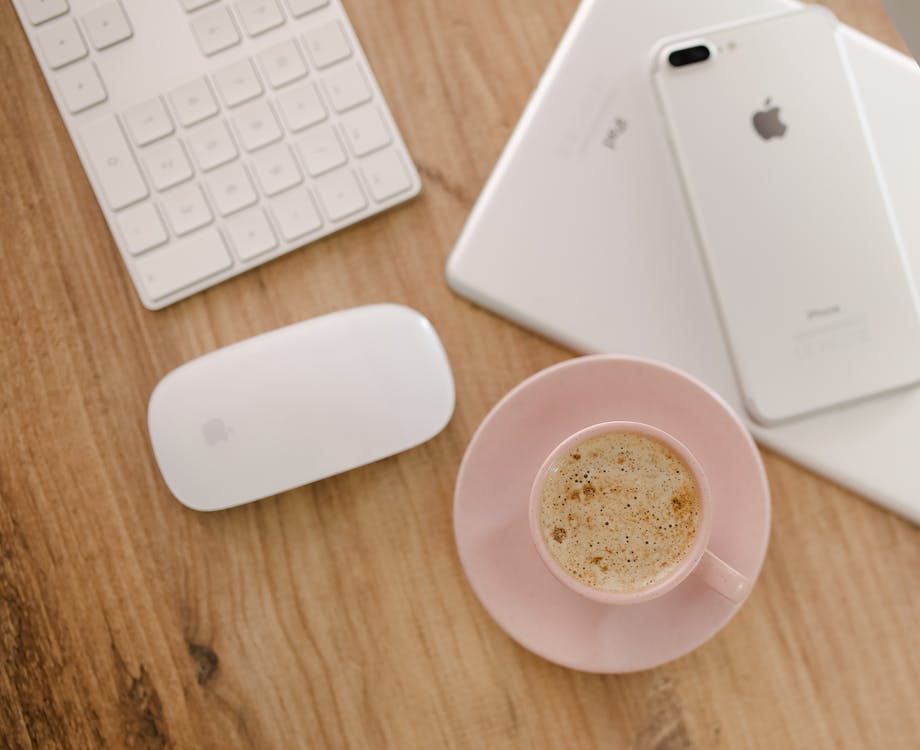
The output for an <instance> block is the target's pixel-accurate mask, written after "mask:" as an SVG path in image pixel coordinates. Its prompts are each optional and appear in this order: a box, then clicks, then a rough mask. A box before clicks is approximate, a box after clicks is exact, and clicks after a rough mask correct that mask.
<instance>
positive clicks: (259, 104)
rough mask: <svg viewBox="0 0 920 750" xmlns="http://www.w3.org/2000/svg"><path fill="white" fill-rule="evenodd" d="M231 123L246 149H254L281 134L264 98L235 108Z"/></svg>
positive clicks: (279, 136) (275, 139)
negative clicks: (237, 108)
mask: <svg viewBox="0 0 920 750" xmlns="http://www.w3.org/2000/svg"><path fill="white" fill-rule="evenodd" d="M233 124H234V126H235V127H236V132H237V135H238V136H239V138H240V142H241V143H242V144H243V148H245V149H246V150H247V151H255V150H256V149H257V148H261V147H262V146H266V145H268V144H269V143H273V142H274V141H277V140H278V139H280V138H281V136H282V133H281V128H280V127H279V126H278V121H277V120H276V119H275V114H274V112H272V108H271V106H269V104H268V102H266V101H264V100H259V101H256V102H252V103H251V104H247V105H246V106H245V107H241V108H240V109H239V110H237V112H236V114H235V116H234V118H233Z"/></svg>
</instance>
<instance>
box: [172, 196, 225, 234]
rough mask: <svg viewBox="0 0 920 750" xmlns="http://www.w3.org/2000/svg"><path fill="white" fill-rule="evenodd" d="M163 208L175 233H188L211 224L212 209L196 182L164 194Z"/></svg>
mask: <svg viewBox="0 0 920 750" xmlns="http://www.w3.org/2000/svg"><path fill="white" fill-rule="evenodd" d="M163 209H164V210H165V212H166V218H167V220H168V221H169V225H170V226H171V227H172V230H173V232H174V233H175V234H178V235H183V234H188V233H189V232H191V231H192V230H193V229H198V227H203V226H204V225H205V224H210V223H211V220H212V219H213V218H214V216H213V214H212V213H211V209H210V208H208V204H207V202H206V201H205V199H204V196H203V195H202V194H201V189H200V188H199V187H198V186H197V185H196V184H194V183H191V184H188V185H183V186H182V187H177V188H176V189H175V190H171V191H170V192H168V193H166V194H165V195H164V196H163Z"/></svg>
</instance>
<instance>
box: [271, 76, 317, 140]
mask: <svg viewBox="0 0 920 750" xmlns="http://www.w3.org/2000/svg"><path fill="white" fill-rule="evenodd" d="M278 105H279V106H280V107H281V116H282V118H284V124H285V125H286V126H287V128H288V130H290V131H291V132H293V133H296V132H297V131H298V130H303V129H304V128H308V127H310V125H315V124H316V123H318V122H322V121H323V120H325V119H326V108H325V107H324V106H323V103H322V101H321V100H320V98H319V94H317V93H316V87H314V86H313V84H312V83H307V84H304V85H303V86H298V87H297V88H294V89H291V90H290V91H286V92H284V93H283V94H282V95H281V96H279V97H278Z"/></svg>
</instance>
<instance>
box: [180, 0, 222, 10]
mask: <svg viewBox="0 0 920 750" xmlns="http://www.w3.org/2000/svg"><path fill="white" fill-rule="evenodd" d="M179 2H181V3H182V7H183V8H185V10H186V12H188V13H191V12H192V11H193V10H198V9H199V8H203V7H204V6H205V5H210V4H211V3H213V2H216V0H179Z"/></svg>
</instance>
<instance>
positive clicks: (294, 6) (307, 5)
mask: <svg viewBox="0 0 920 750" xmlns="http://www.w3.org/2000/svg"><path fill="white" fill-rule="evenodd" d="M285 3H287V7H288V11H290V13H291V15H292V16H294V18H299V17H300V16H305V15H307V13H312V12H313V11H314V10H316V9H317V8H322V7H323V6H324V5H328V4H329V0H285Z"/></svg>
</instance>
